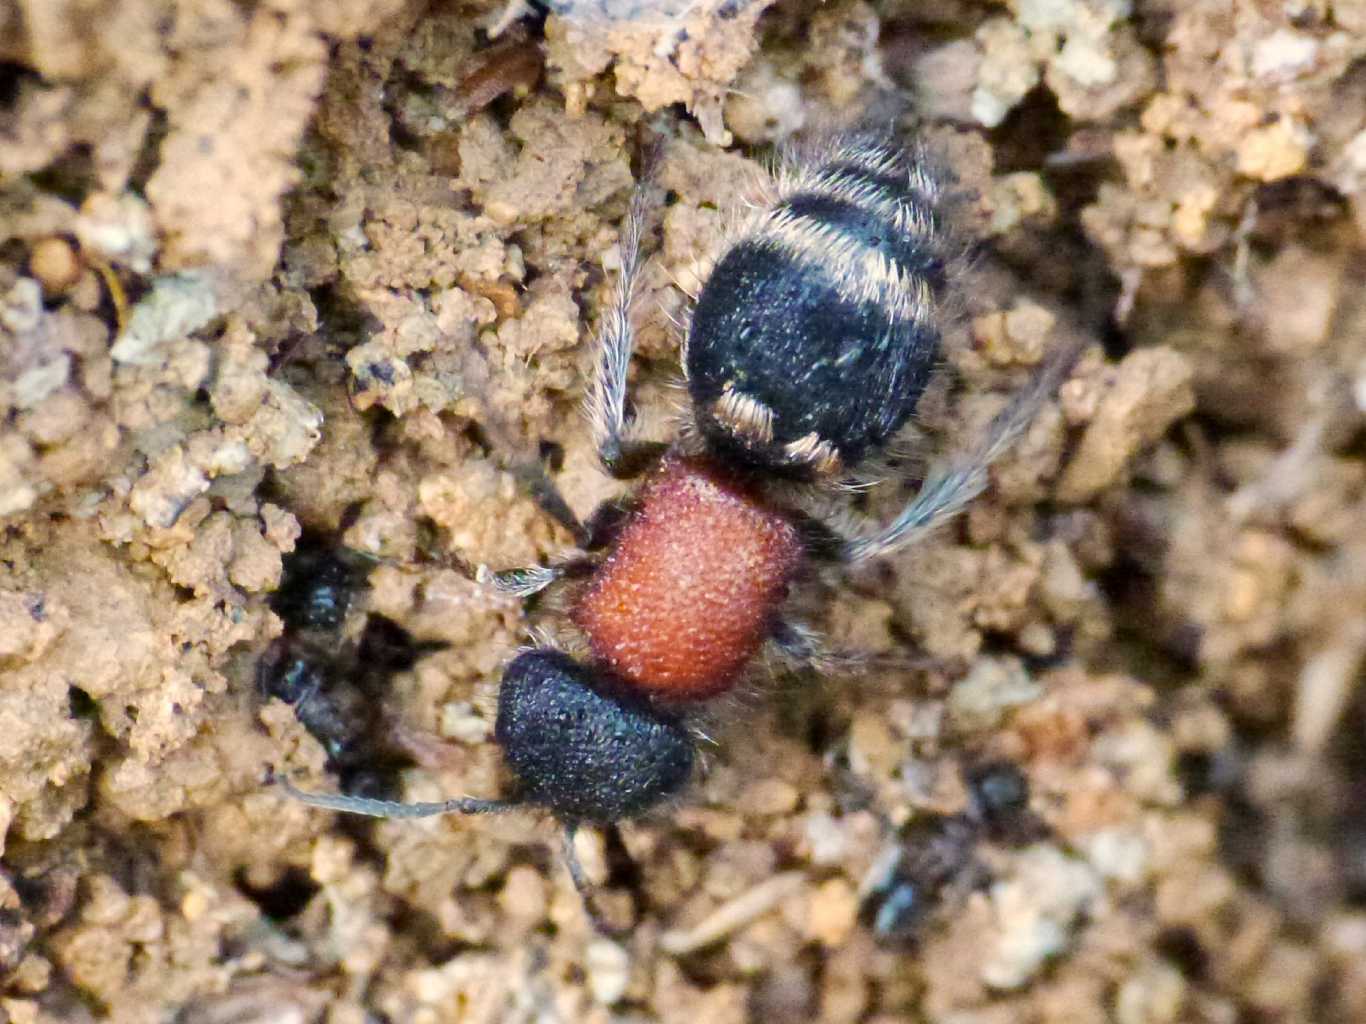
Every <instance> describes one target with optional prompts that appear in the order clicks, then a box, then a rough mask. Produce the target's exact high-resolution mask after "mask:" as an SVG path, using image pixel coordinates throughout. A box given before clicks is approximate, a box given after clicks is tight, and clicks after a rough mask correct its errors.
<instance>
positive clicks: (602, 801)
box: [494, 650, 693, 825]
mask: <svg viewBox="0 0 1366 1024" xmlns="http://www.w3.org/2000/svg"><path fill="white" fill-rule="evenodd" d="M494 736H495V738H496V739H497V740H498V743H499V745H500V746H501V747H502V748H503V756H504V757H505V758H506V759H507V763H508V767H509V768H511V770H512V772H513V773H514V774H515V775H516V776H517V779H518V782H519V783H520V786H521V789H520V792H519V794H518V795H519V797H520V798H521V799H522V800H524V801H525V802H527V803H529V804H536V805H538V806H541V807H545V808H547V809H548V810H550V811H552V812H553V813H554V814H555V815H556V816H557V817H559V818H560V819H562V820H563V821H566V822H571V823H576V822H585V823H590V824H599V825H605V824H609V823H611V822H615V821H620V820H622V819H623V818H630V817H633V816H635V815H637V814H641V813H643V812H645V811H647V810H649V809H650V808H651V807H654V806H655V805H657V804H659V803H660V802H662V801H664V800H666V799H668V798H669V797H671V796H673V795H674V794H676V793H678V792H679V791H680V790H681V789H682V788H683V787H684V786H685V785H687V783H688V780H689V778H690V777H691V775H692V765H693V743H692V738H691V737H690V736H689V735H688V732H687V730H686V729H685V728H684V727H683V725H682V723H680V722H679V721H678V720H677V719H675V718H673V717H671V716H669V715H667V714H664V713H662V712H660V711H658V710H657V709H655V708H654V707H652V706H651V705H650V704H649V703H648V702H646V701H645V700H643V699H642V698H640V697H638V696H636V695H634V694H632V693H631V692H629V691H627V690H624V689H620V688H618V687H614V686H612V685H610V684H609V683H608V682H606V681H604V680H602V679H599V678H597V677H596V676H595V675H594V674H593V673H592V672H591V671H590V670H589V669H588V668H586V667H585V666H583V665H580V664H579V663H578V662H576V661H574V659H573V658H570V657H569V656H568V655H566V654H561V653H560V652H559V651H552V650H535V651H527V652H526V653H524V654H520V655H518V656H517V658H516V659H514V660H513V662H512V664H511V665H509V666H508V667H507V671H506V672H504V673H503V683H502V688H501V690H500V691H499V694H498V722H497V725H496V726H495V729H494Z"/></svg>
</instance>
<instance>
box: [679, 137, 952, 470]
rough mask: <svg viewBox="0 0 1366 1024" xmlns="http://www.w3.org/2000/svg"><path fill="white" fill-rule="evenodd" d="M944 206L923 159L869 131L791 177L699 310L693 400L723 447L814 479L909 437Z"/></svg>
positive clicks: (923, 379) (930, 358) (719, 270)
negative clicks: (903, 434) (900, 434)
mask: <svg viewBox="0 0 1366 1024" xmlns="http://www.w3.org/2000/svg"><path fill="white" fill-rule="evenodd" d="M937 198H938V188H937V185H936V184H935V182H934V181H933V179H932V178H930V177H929V176H928V175H927V174H925V173H924V171H923V169H922V168H920V166H919V165H918V164H916V163H915V161H914V160H912V159H911V158H910V157H908V156H907V155H906V154H905V153H903V152H902V151H900V150H899V149H896V148H894V147H893V146H891V145H890V144H889V143H887V142H886V141H883V140H879V139H870V138H866V137H855V138H853V139H848V140H845V141H844V142H842V143H840V144H838V145H837V146H835V147H832V149H831V150H830V151H829V152H828V154H827V156H826V158H825V159H824V160H822V161H821V162H818V163H816V164H813V165H812V166H811V167H809V168H806V169H804V170H799V171H798V172H796V173H795V174H794V175H792V176H790V178H789V179H788V180H787V182H786V185H785V188H784V190H783V195H782V196H781V198H780V201H779V202H778V203H776V204H775V205H774V206H773V207H771V208H770V209H769V210H768V211H767V212H766V213H765V214H764V215H763V216H762V217H760V218H758V219H757V220H756V222H755V224H754V226H753V227H752V228H751V230H750V231H748V232H747V233H746V234H745V235H743V236H742V237H741V238H740V239H739V240H738V241H737V242H736V243H735V244H734V245H733V246H732V247H731V248H730V250H729V251H728V252H727V253H726V254H725V255H724V256H723V257H722V258H721V260H720V261H719V262H718V263H717V265H716V268H715V270H714V271H713V272H712V274H711V276H710V278H709V279H708V281H707V283H706V286H705V287H704V288H703V290H702V294H701V296H700V298H699V299H698V303H697V308H696V310H695V311H694V313H693V318H692V324H691V327H690V329H689V334H688V351H687V370H688V381H689V390H690V392H691V396H692V401H693V407H694V409H696V411H697V416H698V421H699V426H700V427H701V429H702V431H703V434H704V436H705V437H706V439H707V441H708V443H709V445H710V446H711V447H712V448H713V449H715V450H717V451H719V453H720V454H721V455H722V456H723V457H725V458H728V459H730V460H732V461H737V462H740V463H742V464H747V465H750V466H754V467H758V468H763V469H764V470H766V471H768V472H771V473H778V474H784V475H795V476H815V475H823V474H829V473H835V472H839V471H840V470H842V469H845V468H848V467H851V466H853V465H855V464H856V463H858V462H859V461H861V460H862V459H863V457H864V456H865V455H867V454H868V453H869V452H870V451H871V450H874V449H877V448H880V447H881V446H882V445H884V444H885V443H886V442H887V440H888V439H889V438H890V437H891V436H892V435H893V434H895V433H896V432H897V431H898V430H900V429H901V427H902V426H903V425H904V424H905V422H906V420H907V419H908V418H909V417H910V415H911V413H913V412H914V411H915V406H916V403H917V401H918V400H919V398H920V395H921V393H922V392H923V391H924V389H925V386H926V384H927V383H928V382H929V379H930V375H931V372H932V371H933V368H934V364H935V362H936V360H937V358H938V353H939V337H940V335H939V328H938V326H937V310H936V297H937V295H938V293H939V291H940V290H941V289H942V287H943V282H944V260H943V255H942V244H941V242H940V229H939V224H938V220H937V217H936V215H935V210H934V203H935V201H936V200H937Z"/></svg>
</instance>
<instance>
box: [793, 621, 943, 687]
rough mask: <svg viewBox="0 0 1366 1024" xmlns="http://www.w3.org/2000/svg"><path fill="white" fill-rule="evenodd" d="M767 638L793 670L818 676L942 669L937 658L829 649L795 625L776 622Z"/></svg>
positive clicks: (819, 638)
mask: <svg viewBox="0 0 1366 1024" xmlns="http://www.w3.org/2000/svg"><path fill="white" fill-rule="evenodd" d="M770 639H771V640H772V641H773V645H774V647H775V648H776V650H777V653H778V654H779V656H780V657H782V658H783V659H784V660H785V661H787V662H788V663H789V664H790V665H791V666H792V667H793V668H810V669H814V670H815V671H817V672H819V673H820V674H821V675H832V676H840V675H851V674H855V673H858V672H866V671H870V670H875V669H877V670H887V669H899V670H904V671H910V670H926V669H942V668H944V667H945V665H944V662H943V661H942V660H941V659H939V658H933V657H931V656H929V655H927V654H914V653H907V652H905V651H860V650H850V649H848V648H841V647H832V646H830V645H829V644H828V643H826V641H825V639H824V638H823V637H822V636H821V635H820V633H819V632H817V631H816V630H814V629H812V628H811V627H810V626H807V625H803V624H801V623H797V622H786V621H783V622H779V623H778V624H777V625H776V626H775V627H774V629H773V633H772V635H771V636H770Z"/></svg>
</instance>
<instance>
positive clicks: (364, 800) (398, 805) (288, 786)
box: [272, 775, 522, 818]
mask: <svg viewBox="0 0 1366 1024" xmlns="http://www.w3.org/2000/svg"><path fill="white" fill-rule="evenodd" d="M272 779H273V781H274V782H276V783H278V784H279V786H280V788H281V789H282V790H284V791H285V793H286V794H287V795H288V796H290V797H291V798H293V799H295V800H298V801H299V802H300V803H305V804H308V806H310V807H321V808H323V809H324V810H328V811H343V812H345V813H347V814H363V815H366V816H367V817H370V818H431V817H435V816H436V815H438V814H500V813H502V812H504V811H511V810H518V809H520V808H521V807H522V804H520V803H519V802H517V801H516V800H480V799H478V798H476V797H469V796H463V797H456V798H455V799H454V800H441V801H437V802H419V803H411V804H407V803H403V802H402V801H399V800H372V799H370V798H368V797H362V796H347V795H346V794H344V793H335V794H334V793H310V792H308V791H307V790H303V789H299V788H297V787H296V786H295V785H294V784H293V783H292V782H290V781H289V780H288V779H286V778H284V777H283V776H279V775H276V776H273V777H272Z"/></svg>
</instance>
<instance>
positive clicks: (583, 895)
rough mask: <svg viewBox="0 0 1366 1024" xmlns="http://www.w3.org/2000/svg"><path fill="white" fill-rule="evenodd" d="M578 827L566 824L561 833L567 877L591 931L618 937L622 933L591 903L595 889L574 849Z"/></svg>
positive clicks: (571, 823)
mask: <svg viewBox="0 0 1366 1024" xmlns="http://www.w3.org/2000/svg"><path fill="white" fill-rule="evenodd" d="M578 831H579V826H578V824H577V823H576V822H567V823H566V824H565V826H564V832H563V833H562V842H561V848H562V850H563V853H564V863H565V867H567V868H568V869H569V877H570V879H571V880H572V881H573V883H574V889H575V891H576V892H578V894H579V899H580V900H582V901H583V912H584V913H585V914H587V915H588V921H589V923H590V924H591V925H592V926H593V930H594V931H596V932H597V933H598V934H599V935H606V936H607V937H608V938H617V937H620V936H621V935H622V934H623V932H622V929H620V928H613V927H612V926H611V925H610V924H608V923H607V922H606V921H605V920H604V919H603V918H602V916H601V915H600V914H599V913H598V908H597V906H596V905H595V904H594V902H593V897H594V895H595V893H596V892H597V888H596V887H595V886H594V885H593V883H592V882H590V881H589V880H588V875H587V873H586V872H585V871H584V870H583V863H582V862H581V861H580V860H579V852H578V850H576V849H575V848H574V836H575V835H576V834H577V833H578Z"/></svg>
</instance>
